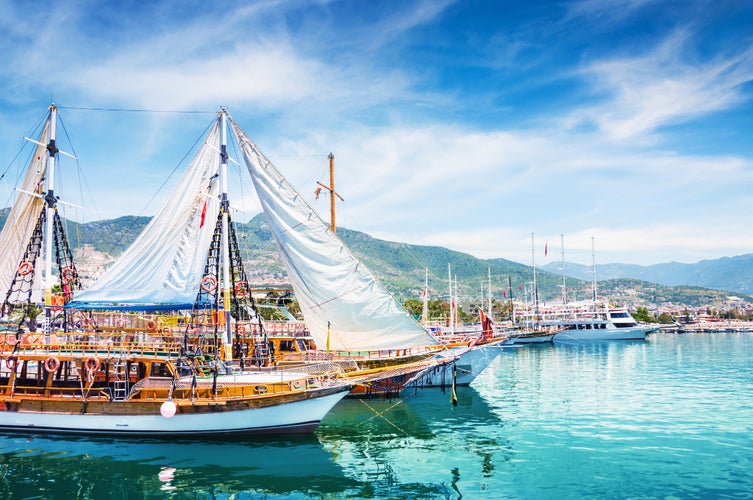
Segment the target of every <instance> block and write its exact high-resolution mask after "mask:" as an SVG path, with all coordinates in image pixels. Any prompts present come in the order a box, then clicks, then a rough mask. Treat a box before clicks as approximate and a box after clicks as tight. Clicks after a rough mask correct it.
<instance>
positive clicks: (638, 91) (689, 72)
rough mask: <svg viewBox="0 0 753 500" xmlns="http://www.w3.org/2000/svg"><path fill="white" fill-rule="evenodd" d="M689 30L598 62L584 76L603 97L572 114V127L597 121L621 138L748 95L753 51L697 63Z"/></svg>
mask: <svg viewBox="0 0 753 500" xmlns="http://www.w3.org/2000/svg"><path fill="white" fill-rule="evenodd" d="M689 38H690V34H688V33H686V32H684V31H678V32H676V33H674V34H673V35H672V36H670V37H669V38H668V39H666V40H665V41H664V42H663V43H661V44H660V45H659V46H658V47H656V48H655V49H654V50H653V51H651V52H649V53H648V54H646V55H642V56H637V57H635V56H629V57H624V58H612V59H607V60H603V61H598V62H595V63H592V64H590V65H588V66H587V67H585V68H583V69H582V75H583V76H584V77H585V78H587V79H588V80H589V81H590V82H591V83H592V84H593V87H594V93H596V94H598V95H600V96H601V97H602V99H601V103H600V104H597V105H593V106H586V107H585V108H584V109H579V110H577V111H575V112H574V113H573V114H572V115H570V116H569V117H568V121H569V123H570V124H571V125H575V126H577V125H580V124H582V123H584V122H586V123H588V122H591V123H595V124H596V125H597V126H598V127H599V129H600V130H601V131H603V132H605V133H606V134H608V135H609V136H610V137H612V138H614V139H618V140H622V139H626V138H631V137H637V136H641V135H644V134H649V133H651V132H655V131H656V130H657V129H659V128H660V127H662V126H666V125H673V124H677V123H682V122H685V121H688V120H692V119H695V118H698V117H700V116H704V115H707V114H709V113H714V112H717V111H723V110H727V109H730V108H731V107H733V106H734V105H736V104H738V103H740V102H741V101H743V100H745V99H747V96H746V95H745V87H744V86H745V84H746V83H748V82H750V81H751V80H753V49H750V48H748V49H747V50H744V51H742V52H738V53H735V54H732V55H728V54H725V55H720V56H717V57H715V58H713V59H711V60H709V61H704V62H699V61H692V60H689V59H691V56H690V55H689V54H690V52H691V51H692V49H691V46H690V44H689Z"/></svg>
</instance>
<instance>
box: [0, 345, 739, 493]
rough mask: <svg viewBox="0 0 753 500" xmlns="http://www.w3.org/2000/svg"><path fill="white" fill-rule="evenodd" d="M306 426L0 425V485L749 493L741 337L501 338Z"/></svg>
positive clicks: (34, 489)
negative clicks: (469, 360)
mask: <svg viewBox="0 0 753 500" xmlns="http://www.w3.org/2000/svg"><path fill="white" fill-rule="evenodd" d="M458 400H459V403H458V406H456V407H453V406H452V405H451V404H450V396H449V394H448V393H447V392H442V391H441V390H423V391H421V390H419V391H416V392H415V393H411V394H408V395H407V396H406V397H404V398H401V399H395V400H392V401H383V400H369V401H359V400H345V401H343V402H342V403H340V404H339V405H338V406H337V407H335V409H334V410H333V412H332V413H331V414H330V415H328V417H327V418H326V419H325V420H324V422H322V425H321V426H320V427H319V429H318V430H317V432H316V433H315V434H314V435H311V436H304V437H297V438H273V439H258V438H256V439H245V440H241V441H238V440H236V441H213V442H200V441H198V442H191V441H179V442H170V441H157V440H154V441H147V440H140V441H135V440H134V441H123V440H114V439H87V438H70V437H66V438H52V437H44V436H18V435H5V436H1V437H0V498H144V497H146V498H259V497H264V498H557V499H560V498H753V334H726V333H725V334H685V335H675V334H658V335H654V336H651V337H650V338H649V340H648V341H646V342H630V343H617V342H615V343H576V344H571V345H556V346H542V347H526V348H516V349H505V350H503V352H502V354H501V355H500V356H499V357H498V358H497V359H496V360H495V361H494V363H493V364H492V365H491V366H490V367H489V368H488V369H487V370H486V371H485V372H484V373H483V374H482V375H481V376H480V377H479V378H478V379H477V380H476V381H475V382H474V383H473V385H472V386H471V387H465V388H459V390H458Z"/></svg>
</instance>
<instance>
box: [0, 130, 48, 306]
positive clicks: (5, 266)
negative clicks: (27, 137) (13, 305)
mask: <svg viewBox="0 0 753 500" xmlns="http://www.w3.org/2000/svg"><path fill="white" fill-rule="evenodd" d="M49 136H50V120H49V117H48V119H47V121H46V122H45V125H44V127H43V128H42V132H41V134H40V136H39V142H40V143H42V144H47V142H49ZM46 164H47V149H46V148H45V147H44V146H36V147H35V150H34V154H33V155H32V157H31V161H30V162H29V166H28V167H27V169H26V173H25V174H24V178H23V180H22V181H21V183H20V185H19V186H18V189H17V195H16V201H15V202H14V204H13V206H12V207H11V209H10V212H9V213H8V218H7V219H6V220H5V226H3V230H2V232H0V249H2V259H0V293H2V294H3V297H5V293H6V292H7V291H8V289H9V288H10V286H11V283H12V282H13V278H14V277H15V276H16V271H17V269H18V265H19V263H20V262H21V259H22V257H23V255H24V251H25V250H26V246H27V244H28V243H29V239H30V238H31V235H32V233H33V232H34V227H35V225H36V223H37V219H39V214H40V213H41V212H42V207H44V199H42V196H44V193H43V190H44V176H45V166H46ZM30 193H36V194H37V195H38V196H34V195H32V194H30ZM40 269H41V267H40ZM37 276H39V275H37ZM38 282H41V279H40V280H38Z"/></svg>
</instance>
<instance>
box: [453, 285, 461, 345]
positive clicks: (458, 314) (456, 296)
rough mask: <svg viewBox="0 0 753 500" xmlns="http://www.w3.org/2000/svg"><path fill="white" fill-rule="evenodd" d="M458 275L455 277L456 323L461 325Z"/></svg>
mask: <svg viewBox="0 0 753 500" xmlns="http://www.w3.org/2000/svg"><path fill="white" fill-rule="evenodd" d="M458 309H459V308H458V275H457V274H456V275H455V322H457V324H458V325H460V312H459V310H458ZM453 333H454V332H453Z"/></svg>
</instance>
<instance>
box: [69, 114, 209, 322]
mask: <svg viewBox="0 0 753 500" xmlns="http://www.w3.org/2000/svg"><path fill="white" fill-rule="evenodd" d="M219 140H220V125H219V120H217V122H216V123H215V125H214V126H213V127H212V128H211V130H210V131H209V133H208V134H207V137H206V140H205V141H204V143H203V144H202V146H201V148H200V149H199V151H198V152H197V154H196V156H195V157H194V159H193V161H192V162H191V164H190V165H189V167H188V169H187V170H186V172H185V174H184V175H183V177H182V178H181V180H180V182H179V183H178V185H177V186H176V188H175V190H174V191H173V192H172V194H171V195H170V196H169V198H168V199H167V201H166V202H165V204H164V205H163V206H162V208H161V209H160V210H159V211H158V212H157V214H156V215H155V216H154V218H152V220H151V221H150V222H149V224H147V226H146V227H145V228H144V230H143V231H142V232H141V234H140V235H139V236H138V237H137V238H136V240H135V241H134V242H133V243H132V244H131V246H129V247H128V248H127V249H126V251H125V252H123V254H122V255H121V256H120V257H119V258H118V259H117V261H116V262H115V263H114V264H113V265H112V267H110V268H109V269H108V270H107V271H106V272H105V273H104V274H103V275H102V276H101V277H100V278H99V279H97V280H96V281H95V282H94V283H93V284H92V285H91V286H90V287H88V288H87V289H86V290H84V291H83V292H81V293H79V294H78V295H77V296H76V298H75V299H74V300H73V301H72V302H71V303H70V304H69V307H77V308H81V309H113V308H118V307H120V308H127V309H186V308H190V307H191V306H192V305H193V303H194V301H195V299H196V294H197V292H198V290H199V286H200V283H201V279H202V277H203V273H204V265H205V263H206V259H207V252H208V250H209V246H210V244H211V242H212V237H213V232H214V227H215V224H214V217H216V215H217V213H218V211H219V201H218V198H217V193H218V190H219V189H218V184H219V183H218V182H216V175H217V171H218V168H219V162H220V158H219V157H220V154H219V153H218V151H219Z"/></svg>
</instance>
